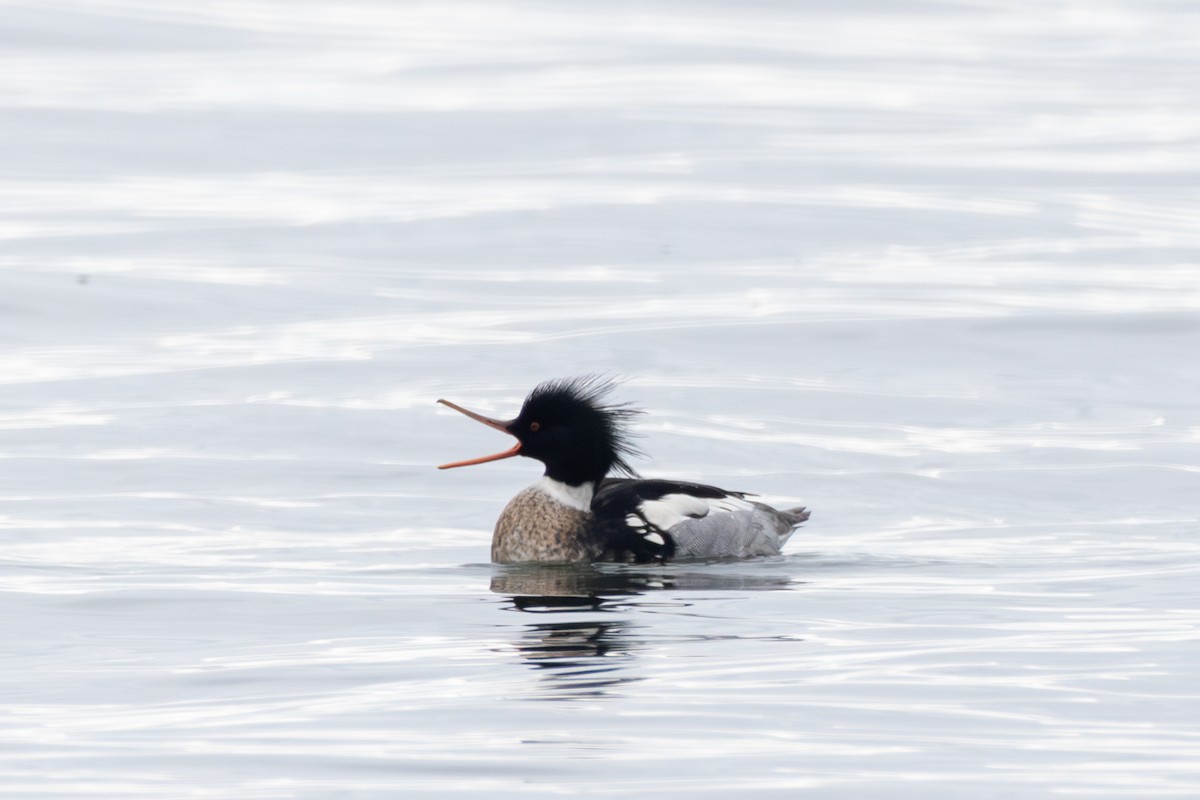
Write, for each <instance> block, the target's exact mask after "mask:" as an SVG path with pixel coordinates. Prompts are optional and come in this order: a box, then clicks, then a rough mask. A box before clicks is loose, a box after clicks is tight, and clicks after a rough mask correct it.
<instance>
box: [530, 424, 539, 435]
mask: <svg viewBox="0 0 1200 800" xmlns="http://www.w3.org/2000/svg"><path fill="white" fill-rule="evenodd" d="M541 429H542V423H540V422H531V423H529V430H531V431H533V432H534V433H537V432H538V431H540V430H541Z"/></svg>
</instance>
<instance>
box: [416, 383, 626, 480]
mask: <svg viewBox="0 0 1200 800" xmlns="http://www.w3.org/2000/svg"><path fill="white" fill-rule="evenodd" d="M612 389H613V382H612V381H610V380H607V379H605V378H603V377H599V376H594V375H593V376H587V377H583V378H573V379H568V380H557V381H548V382H546V383H543V384H541V385H540V386H538V387H537V388H536V389H534V390H533V391H532V392H530V393H529V396H528V397H526V398H525V403H524V405H522V406H521V413H520V414H518V415H517V416H516V418H515V419H511V420H508V421H504V420H496V419H491V418H490V417H485V416H483V415H482V414H476V413H475V412H474V411H468V410H467V409H465V408H462V407H461V406H457V405H455V404H454V403H451V402H449V401H447V400H438V402H439V403H441V404H443V405H446V406H449V407H450V408H453V409H454V410H455V411H460V412H462V413H463V414H466V415H467V416H468V417H470V418H471V419H474V420H477V421H479V422H482V423H483V424H484V425H487V426H489V427H492V428H495V429H496V430H501V431H504V432H505V433H508V434H510V435H512V436H514V437H516V439H517V443H516V444H515V445H513V447H511V448H510V449H508V450H505V451H504V452H502V453H496V454H494V455H490V456H482V457H481V458H472V459H468V460H466V461H456V462H454V463H451V464H442V465H441V466H440V467H438V469H449V468H451V467H466V466H470V465H472V464H483V463H485V462H488V461H498V460H500V459H502V458H511V457H512V456H526V457H528V458H535V459H537V460H538V461H541V462H542V463H543V464H545V465H546V476H547V477H549V478H552V479H553V480H556V481H561V482H563V483H565V484H568V485H570V486H581V485H583V484H584V483H587V482H589V481H590V482H592V483H599V481H600V480H601V479H602V478H603V477H604V476H605V475H607V474H608V473H609V472H612V471H614V470H615V471H617V472H623V473H625V474H627V475H636V473H635V472H634V471H633V468H632V467H630V466H629V463H628V462H627V461H626V459H627V458H628V457H630V456H632V455H635V454H636V453H637V451H636V450H635V448H634V447H633V446H632V445H631V444H630V442H629V432H628V430H627V429H626V428H627V423H628V421H629V419H630V417H632V416H634V415H636V414H638V413H640V412H638V411H637V410H636V409H633V408H631V407H629V406H627V405H623V404H621V405H608V404H605V402H604V401H605V398H606V397H607V396H608V394H609V392H611V391H612Z"/></svg>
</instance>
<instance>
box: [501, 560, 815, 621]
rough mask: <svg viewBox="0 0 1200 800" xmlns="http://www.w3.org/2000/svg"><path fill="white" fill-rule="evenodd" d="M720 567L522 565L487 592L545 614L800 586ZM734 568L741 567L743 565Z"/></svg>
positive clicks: (780, 576)
mask: <svg viewBox="0 0 1200 800" xmlns="http://www.w3.org/2000/svg"><path fill="white" fill-rule="evenodd" d="M750 563H751V565H754V562H750ZM723 566H724V567H728V565H710V564H691V565H684V566H680V565H668V566H659V567H646V566H624V565H618V566H610V565H598V564H589V565H582V566H580V565H572V564H550V565H547V564H521V565H513V566H506V567H498V568H497V569H498V570H499V571H498V572H495V573H493V575H492V584H491V589H492V591H493V592H495V593H496V594H506V595H510V597H511V599H512V601H513V606H514V607H515V608H518V609H520V610H547V609H550V608H556V607H558V608H579V607H587V606H594V607H600V606H602V605H604V604H605V603H606V602H607V599H617V598H628V597H635V596H638V595H643V594H647V593H649V592H657V591H664V590H675V591H679V592H694V591H739V590H740V591H771V590H781V589H787V588H789V587H793V586H795V585H797V584H799V583H801V581H797V580H796V579H795V578H793V577H792V576H791V575H789V574H786V573H779V572H769V571H750V570H744V569H730V568H724V569H722V567H723ZM739 566H744V562H743V564H742V565H739ZM757 566H760V567H761V566H763V565H762V564H757Z"/></svg>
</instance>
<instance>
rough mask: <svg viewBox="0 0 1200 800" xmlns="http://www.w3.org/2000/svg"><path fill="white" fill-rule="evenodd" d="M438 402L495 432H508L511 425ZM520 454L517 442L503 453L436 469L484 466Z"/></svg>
mask: <svg viewBox="0 0 1200 800" xmlns="http://www.w3.org/2000/svg"><path fill="white" fill-rule="evenodd" d="M438 402H439V403H441V404H442V405H444V406H449V407H450V408H453V409H454V410H455V411H458V412H459V413H462V414H466V415H467V416H468V417H470V418H471V419H473V420H475V421H476V422H482V423H483V424H484V425H487V426H488V427H489V428H495V429H496V430H498V431H504V432H505V433H508V432H509V431H508V426H509V425H510V424H511V423H509V422H502V421H501V420H498V419H492V418H491V417H485V416H483V415H482V414H476V413H475V412H474V411H468V410H467V409H465V408H463V407H462V406H459V405H455V404H454V403H451V402H450V401H449V400H438ZM520 454H521V443H520V442H517V443H516V444H514V445H513V446H512V447H511V448H509V449H508V450H505V451H504V452H503V453H494V454H492V455H490V456H480V457H479V458H470V459H467V460H466V461H454V462H451V463H449V464H442V465H441V466H439V467H438V469H452V468H453V467H469V466H472V465H474V464H486V463H487V462H489V461H499V460H500V459H502V458H512V457H513V456H519V455H520Z"/></svg>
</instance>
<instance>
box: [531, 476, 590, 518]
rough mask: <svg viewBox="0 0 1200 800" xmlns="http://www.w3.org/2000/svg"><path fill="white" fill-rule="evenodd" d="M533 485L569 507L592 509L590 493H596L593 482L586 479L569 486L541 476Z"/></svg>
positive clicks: (583, 509)
mask: <svg viewBox="0 0 1200 800" xmlns="http://www.w3.org/2000/svg"><path fill="white" fill-rule="evenodd" d="M534 487H535V488H536V489H537V490H538V491H540V492H543V493H545V494H547V495H549V496H550V497H551V498H553V499H554V500H555V501H557V502H559V503H562V504H563V505H564V506H568V507H569V508H575V509H578V510H579V511H591V510H592V495H593V494H595V493H596V488H595V484H593V483H592V482H591V481H587V482H586V483H584V484H583V485H582V486H570V485H569V484H566V483H563V482H562V481H556V480H554V479H553V478H547V477H543V478H542V479H541V480H540V481H538V482H537V483H535V484H534Z"/></svg>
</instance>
